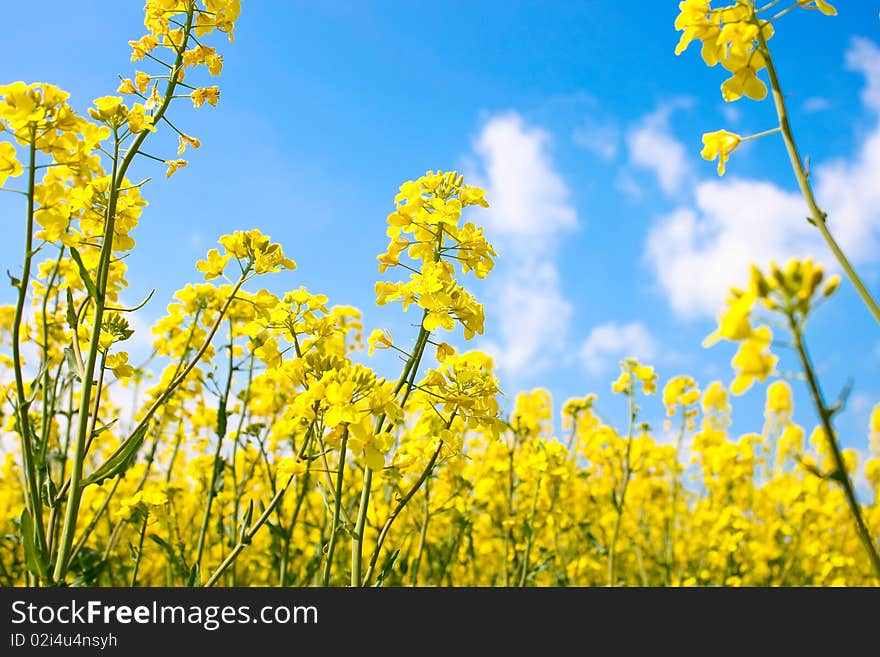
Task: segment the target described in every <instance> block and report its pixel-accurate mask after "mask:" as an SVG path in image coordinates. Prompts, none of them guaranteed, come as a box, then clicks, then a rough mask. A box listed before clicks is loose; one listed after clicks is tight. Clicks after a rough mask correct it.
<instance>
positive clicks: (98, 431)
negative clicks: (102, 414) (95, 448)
mask: <svg viewBox="0 0 880 657" xmlns="http://www.w3.org/2000/svg"><path fill="white" fill-rule="evenodd" d="M118 420H119V418H118V417H117V418H113V419H112V420H110V421H109V422H108V423H107V424H102V425H101V426H100V427H98V428H97V429H95V430H94V431H92V438H94V437H95V436H100V435H101V434H102V433H104V432H105V431H107V429H109V428H110V427H112V426H113V425H114V424H116V422H117V421H118Z"/></svg>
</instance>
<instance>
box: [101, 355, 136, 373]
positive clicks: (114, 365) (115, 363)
mask: <svg viewBox="0 0 880 657" xmlns="http://www.w3.org/2000/svg"><path fill="white" fill-rule="evenodd" d="M104 365H105V367H107V369H109V370H113V374H115V375H116V378H117V379H124V378H127V377H129V376H131V375H132V374H134V368H133V367H132V366H131V365H129V364H128V354H127V353H126V352H124V351H120V352H117V353H115V354H110V355H109V356H107V360H106V361H105V362H104Z"/></svg>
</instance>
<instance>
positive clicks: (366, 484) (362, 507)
mask: <svg viewBox="0 0 880 657" xmlns="http://www.w3.org/2000/svg"><path fill="white" fill-rule="evenodd" d="M427 315H428V311H427V310H426V311H424V312H423V313H422V321H421V323H420V325H419V335H418V337H417V338H416V346H415V348H414V349H413V352H412V355H411V356H410V357H409V359H407V361H406V365H405V366H404V368H403V372H401V374H400V378H399V379H398V380H397V384H396V385H395V386H394V394H395V395H396V394H398V393H399V392H400V391H401V390H403V388H404V386H406V390H405V391H404V394H403V398H402V400H401V404H400V405H401V406H403V405H404V404H406V400H407V398H408V397H409V394H410V392H412V389H413V380H414V379H415V375H416V373H417V372H418V370H419V363H420V362H421V359H422V354H424V352H425V345H426V344H427V343H428V337H429V336H430V334H431V332H430V331H428V330H427V329H426V328H425V327H424V323H425V317H427ZM385 419H386V416H385V415H382V416H381V417H380V418H379V420H378V421H377V422H376V433H379V431H381V430H382V426H383V425H384V424H385ZM372 483H373V470H372V469H371V468H370V466H369V465H366V464H365V465H364V481H363V485H362V487H361V499H360V504H359V505H358V515H357V521H356V522H355V526H354V532H353V533H352V536H351V585H352V586H361V582H362V581H363V578H362V574H361V570H362V565H363V544H364V530H365V529H366V525H367V508H368V507H369V505H370V487H371V486H372Z"/></svg>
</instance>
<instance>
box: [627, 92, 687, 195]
mask: <svg viewBox="0 0 880 657" xmlns="http://www.w3.org/2000/svg"><path fill="white" fill-rule="evenodd" d="M691 104H692V103H691V101H690V100H688V99H685V98H678V99H673V100H670V101H667V102H665V103H662V104H661V105H660V107H659V108H658V109H657V110H656V111H655V112H652V113H651V114H648V115H647V116H645V117H644V118H643V119H642V121H641V122H640V123H638V124H637V125H636V126H635V127H634V128H632V129H631V130H630V131H629V132H628V133H627V135H626V145H627V150H628V152H629V159H630V162H631V163H632V164H633V165H635V166H637V167H640V168H643V169H648V170H649V171H651V172H653V173H654V175H655V176H657V182H658V183H659V184H660V189H662V190H663V191H664V192H665V193H666V194H668V195H670V196H672V195H675V194H677V193H678V192H679V191H680V190H681V188H682V185H683V183H684V182H685V180H687V178H688V177H690V175H691V170H690V165H689V164H688V160H687V151H686V150H685V147H684V146H683V145H682V144H681V143H680V142H679V141H678V140H676V139H675V138H674V137H673V136H672V135H671V134H670V132H669V116H670V114H671V113H672V112H673V111H674V110H676V109H678V108H682V107H689V106H690V105H691Z"/></svg>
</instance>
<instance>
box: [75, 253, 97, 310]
mask: <svg viewBox="0 0 880 657" xmlns="http://www.w3.org/2000/svg"><path fill="white" fill-rule="evenodd" d="M70 257H71V258H73V261H74V262H75V263H76V266H77V267H79V275H80V278H82V279H83V283H84V284H85V286H86V289H87V290H88V291H89V296H91V297H92V298H93V299H96V300H97V299H98V288H96V287H95V284H94V283H93V282H92V277H91V276H90V275H89V270H88V269H86V266H85V264H83V261H82V258H81V257H80V255H79V252H78V251H77V250H76V249H75V248H73V247H72V246H71V247H70Z"/></svg>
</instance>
